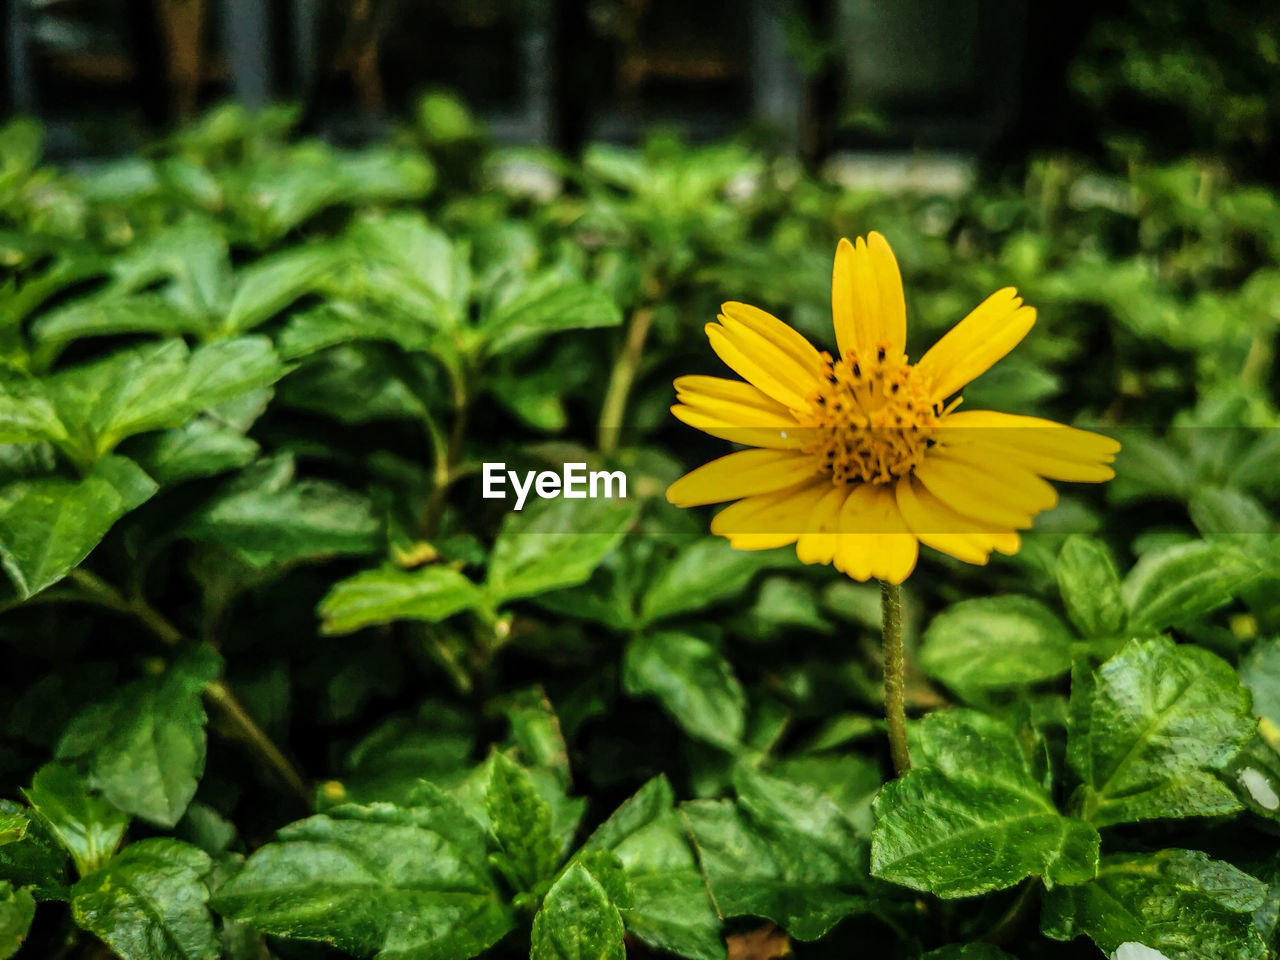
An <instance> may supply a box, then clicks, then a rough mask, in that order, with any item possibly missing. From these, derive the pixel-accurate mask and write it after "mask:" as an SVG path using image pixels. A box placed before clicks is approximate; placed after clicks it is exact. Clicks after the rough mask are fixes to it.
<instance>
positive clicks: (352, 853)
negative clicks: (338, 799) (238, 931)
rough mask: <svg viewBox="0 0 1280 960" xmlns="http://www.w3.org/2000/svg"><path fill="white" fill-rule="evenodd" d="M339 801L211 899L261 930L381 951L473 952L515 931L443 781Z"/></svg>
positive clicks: (441, 957) (421, 954) (480, 839)
mask: <svg viewBox="0 0 1280 960" xmlns="http://www.w3.org/2000/svg"><path fill="white" fill-rule="evenodd" d="M419 796H420V798H421V800H422V804H423V805H421V806H415V807H409V808H400V807H393V806H391V805H390V804H380V803H375V804H370V805H369V806H354V805H351V806H342V807H336V808H334V809H333V810H331V811H329V813H328V814H325V815H322V816H315V817H309V818H308V819H306V820H300V821H298V822H297V823H293V824H290V825H289V826H287V827H285V828H284V829H282V830H281V831H280V833H279V834H278V835H277V839H276V841H275V842H273V843H269V844H267V845H266V846H264V847H262V848H260V849H259V850H258V851H256V852H255V853H254V854H253V856H251V857H250V858H249V860H248V862H247V863H246V864H245V866H244V869H243V870H242V871H241V872H240V873H238V874H237V875H236V876H234V877H232V878H231V880H229V881H228V882H227V883H226V884H224V885H223V886H222V887H221V888H220V889H219V890H218V891H217V893H216V895H215V897H214V907H215V909H216V910H217V911H218V912H219V913H221V914H223V915H224V916H227V917H230V918H231V919H233V920H239V921H242V922H244V923H247V924H248V925H250V926H251V927H254V928H255V929H257V930H261V931H263V932H266V933H271V934H274V935H276V936H281V937H286V938H290V939H296V940H316V941H321V942H324V943H329V944H332V945H333V946H336V947H338V948H339V949H340V950H346V951H348V952H350V953H354V954H357V955H359V956H374V955H376V956H378V957H379V958H381V960H468V958H470V957H473V956H475V955H476V954H478V953H480V952H482V951H483V950H485V949H487V948H488V947H490V946H492V945H493V944H495V943H497V942H498V940H499V939H501V938H502V936H503V935H504V934H506V932H507V931H508V930H509V929H511V926H512V916H511V911H510V909H509V908H508V906H507V905H506V904H505V903H503V902H502V900H501V899H500V898H499V896H498V892H497V888H496V885H495V879H494V876H493V873H492V872H491V870H490V868H489V864H488V862H487V854H488V846H487V840H486V837H485V832H484V829H483V827H481V826H480V824H478V823H477V822H476V821H475V820H473V819H472V818H471V817H470V816H468V814H467V813H466V812H465V811H464V810H463V809H462V808H461V807H460V806H459V805H458V804H457V802H456V801H454V800H451V799H450V798H448V797H447V796H445V795H444V794H443V793H441V792H440V791H439V790H434V789H431V788H430V787H429V785H423V787H422V788H420V791H419Z"/></svg>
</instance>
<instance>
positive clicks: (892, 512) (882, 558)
mask: <svg viewBox="0 0 1280 960" xmlns="http://www.w3.org/2000/svg"><path fill="white" fill-rule="evenodd" d="M919 549H920V545H919V541H918V540H917V539H916V537H915V536H914V535H913V534H912V533H910V532H909V531H908V529H907V524H906V521H905V520H903V518H902V513H901V511H900V510H899V509H898V504H897V501H896V500H895V499H894V495H893V491H892V489H891V488H890V487H888V486H884V485H881V484H871V483H863V484H858V485H857V486H855V487H854V488H853V490H852V491H851V492H850V494H849V496H848V497H847V498H845V502H844V506H843V507H841V509H840V534H839V542H838V544H837V546H836V555H835V565H836V569H837V570H840V571H841V572H842V573H844V574H846V575H848V576H850V577H852V578H853V579H855V580H867V579H870V578H871V577H875V578H876V579H878V580H887V581H888V582H889V583H901V582H902V581H903V580H905V579H907V577H909V576H910V575H911V571H912V570H914V569H915V565H916V558H917V556H918V555H919Z"/></svg>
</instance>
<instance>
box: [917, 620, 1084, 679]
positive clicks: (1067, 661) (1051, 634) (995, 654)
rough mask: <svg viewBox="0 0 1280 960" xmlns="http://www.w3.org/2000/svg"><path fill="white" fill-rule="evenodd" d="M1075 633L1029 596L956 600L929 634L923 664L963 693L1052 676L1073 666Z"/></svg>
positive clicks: (926, 635) (924, 646)
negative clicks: (1072, 653) (1073, 636)
mask: <svg viewBox="0 0 1280 960" xmlns="http://www.w3.org/2000/svg"><path fill="white" fill-rule="evenodd" d="M1072 639H1073V638H1072V635H1071V632H1070V631H1069V630H1068V629H1067V627H1066V626H1065V625H1064V624H1063V623H1062V621H1061V620H1059V619H1058V618H1057V616H1055V615H1054V613H1053V611H1052V610H1050V609H1049V608H1048V607H1046V606H1045V605H1044V604H1042V603H1040V602H1039V601H1038V600H1033V599H1032V598H1030V597H1019V596H1005V597H980V598H977V599H973V600H962V601H960V602H959V603H955V604H952V605H951V606H950V607H948V608H947V609H946V610H944V611H943V612H942V613H940V614H938V615H937V616H936V617H934V618H933V621H932V622H931V623H930V624H929V627H928V629H926V630H925V632H924V638H923V641H924V642H923V646H922V647H921V649H920V667H921V669H923V670H924V671H925V672H926V673H927V674H929V675H930V676H932V677H937V678H938V679H939V680H941V681H943V682H944V683H946V684H947V685H948V686H950V687H952V688H954V689H955V690H957V691H959V692H961V693H963V692H965V691H980V690H987V689H999V688H1003V687H1013V686H1020V685H1022V684H1028V683H1035V682H1037V681H1040V680H1048V679H1051V678H1053V677H1056V676H1060V675H1061V674H1064V673H1066V672H1067V671H1068V670H1069V669H1071V643H1072Z"/></svg>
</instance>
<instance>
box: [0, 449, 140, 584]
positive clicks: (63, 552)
mask: <svg viewBox="0 0 1280 960" xmlns="http://www.w3.org/2000/svg"><path fill="white" fill-rule="evenodd" d="M155 491H156V484H155V481H154V480H152V479H151V478H150V477H149V476H147V475H146V474H145V473H143V472H142V470H141V469H140V468H139V467H138V465H137V464H136V463H134V462H133V461H132V460H129V459H128V458H126V457H120V456H109V457H105V458H103V459H102V460H100V461H98V463H96V464H95V465H94V467H93V469H92V470H90V471H89V472H88V473H87V474H85V475H84V476H83V477H81V478H80V479H79V480H69V479H66V478H64V477H61V476H45V477H33V478H29V479H25V480H16V481H14V482H12V483H10V484H8V485H6V486H4V487H0V561H2V562H3V564H4V569H5V571H6V572H7V573H8V574H9V577H10V579H11V580H12V581H13V585H14V587H16V588H17V591H18V594H19V596H21V597H23V598H26V597H30V596H33V595H34V594H37V593H39V592H40V591H41V590H43V589H45V588H46V587H48V586H50V585H52V584H54V583H57V582H58V581H59V580H61V579H62V578H63V577H64V576H66V575H67V572H68V571H69V570H71V568H72V567H75V566H76V565H78V564H79V563H80V561H82V560H83V559H84V558H85V557H87V556H88V555H89V553H90V551H92V550H93V548H94V547H96V546H97V545H98V542H99V541H100V540H102V538H103V537H105V536H106V534H107V531H108V530H110V529H111V527H112V526H113V525H114V524H115V522H116V521H117V520H119V519H120V518H121V517H122V516H124V515H125V514H126V513H128V512H129V511H130V510H132V509H134V508H135V507H137V506H139V505H141V504H142V503H144V502H146V501H147V500H148V499H149V498H150V497H151V495H152V494H153V493H155Z"/></svg>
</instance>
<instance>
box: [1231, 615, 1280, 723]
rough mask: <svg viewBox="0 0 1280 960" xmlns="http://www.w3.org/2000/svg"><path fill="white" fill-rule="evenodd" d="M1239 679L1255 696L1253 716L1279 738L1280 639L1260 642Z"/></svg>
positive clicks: (1252, 651)
mask: <svg viewBox="0 0 1280 960" xmlns="http://www.w3.org/2000/svg"><path fill="white" fill-rule="evenodd" d="M1240 679H1241V680H1242V681H1244V685H1245V686H1246V687H1248V688H1249V691H1250V692H1251V693H1252V694H1253V712H1254V714H1255V715H1257V716H1259V717H1262V718H1263V719H1265V720H1268V721H1269V722H1270V723H1271V724H1272V725H1273V726H1274V727H1275V728H1276V730H1277V734H1280V639H1278V638H1270V639H1265V640H1259V641H1258V642H1257V643H1256V644H1254V647H1253V649H1252V650H1250V651H1249V653H1248V655H1247V656H1246V657H1245V658H1244V660H1242V661H1241V663H1240Z"/></svg>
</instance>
